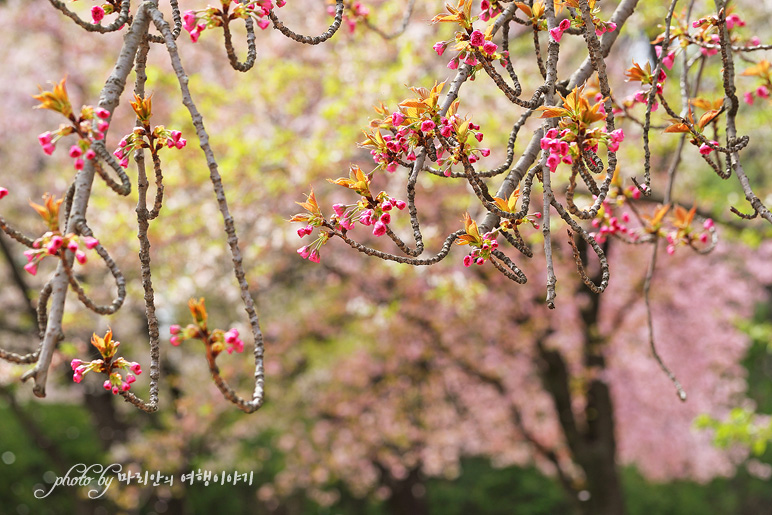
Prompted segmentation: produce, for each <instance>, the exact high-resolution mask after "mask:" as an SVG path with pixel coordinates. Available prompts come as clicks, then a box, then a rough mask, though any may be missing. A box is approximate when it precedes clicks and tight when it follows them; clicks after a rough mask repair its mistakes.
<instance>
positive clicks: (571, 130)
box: [539, 87, 625, 172]
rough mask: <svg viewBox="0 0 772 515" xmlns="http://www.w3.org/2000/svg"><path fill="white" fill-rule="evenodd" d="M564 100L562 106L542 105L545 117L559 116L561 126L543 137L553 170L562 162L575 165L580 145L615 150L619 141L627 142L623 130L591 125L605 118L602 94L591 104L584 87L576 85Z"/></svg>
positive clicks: (595, 150) (544, 149)
mask: <svg viewBox="0 0 772 515" xmlns="http://www.w3.org/2000/svg"><path fill="white" fill-rule="evenodd" d="M561 98H562V99H563V105H562V107H558V106H543V107H540V108H539V109H540V110H542V111H544V113H543V114H542V116H541V117H542V118H559V119H560V121H559V122H558V128H557V129H556V128H554V127H553V128H551V129H549V130H548V131H547V132H546V133H545V134H544V137H543V138H542V139H541V142H540V146H541V149H542V150H543V151H546V152H549V156H548V157H547V166H548V167H549V169H550V171H552V172H554V171H555V170H556V169H557V166H558V165H559V164H560V163H561V162H562V163H566V164H572V163H573V162H574V161H575V160H576V159H577V158H579V156H580V146H581V150H582V151H583V152H593V153H596V152H597V151H598V146H599V144H600V143H603V144H605V145H606V147H607V148H608V149H609V150H610V151H612V152H616V151H617V150H619V144H620V143H621V142H622V141H624V139H625V133H624V131H623V130H622V129H616V130H614V131H611V132H610V133H609V132H607V130H606V127H605V126H599V127H592V125H593V124H595V123H597V122H601V121H604V120H605V119H606V109H605V106H604V102H605V100H606V99H604V98H603V96H602V95H601V94H597V95H595V104H593V105H590V102H589V100H587V98H585V96H584V94H583V89H582V88H579V87H576V88H574V89H573V91H571V93H569V94H568V96H566V97H565V98H563V97H562V95H561Z"/></svg>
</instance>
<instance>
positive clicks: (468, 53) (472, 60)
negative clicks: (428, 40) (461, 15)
mask: <svg viewBox="0 0 772 515" xmlns="http://www.w3.org/2000/svg"><path fill="white" fill-rule="evenodd" d="M491 37H492V36H491V34H490V32H489V31H487V32H486V33H483V32H481V31H479V30H471V28H470V29H468V30H467V31H458V32H456V36H455V40H450V41H438V42H437V43H435V44H434V46H432V48H433V49H434V51H435V52H437V55H439V56H441V55H442V54H444V53H445V50H446V49H447V48H448V46H450V44H451V43H453V42H454V41H455V46H454V47H453V49H454V50H455V51H456V55H455V56H453V58H452V59H451V60H450V61H449V62H448V68H450V69H451V70H455V69H457V68H458V67H459V65H460V64H461V63H462V62H463V63H465V64H467V65H469V66H471V67H472V70H471V71H470V76H471V77H474V76H475V74H476V73H477V72H478V71H479V70H480V69H481V68H482V64H481V63H480V61H479V60H478V59H477V55H476V52H477V53H480V54H481V55H482V56H483V57H484V58H486V59H490V60H491V61H500V63H501V65H502V66H506V64H507V61H506V59H507V57H509V54H508V53H507V52H498V51H497V50H498V48H499V47H498V45H496V43H494V42H493V41H491Z"/></svg>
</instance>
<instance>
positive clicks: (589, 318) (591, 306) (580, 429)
mask: <svg viewBox="0 0 772 515" xmlns="http://www.w3.org/2000/svg"><path fill="white" fill-rule="evenodd" d="M579 248H580V252H581V254H582V258H583V261H584V262H585V263H586V262H587V260H586V245H584V241H583V240H580V245H579ZM606 250H607V248H606ZM595 275H596V276H595V277H593V280H594V281H595V283H596V284H597V283H598V281H599V279H600V278H599V277H598V276H599V275H600V274H595ZM579 294H580V295H588V296H589V302H588V303H587V304H586V305H585V306H584V308H583V309H582V310H581V316H582V321H583V322H584V327H583V336H584V342H583V346H584V348H583V353H584V365H585V367H587V368H588V369H594V370H597V371H601V370H603V369H604V368H605V366H606V362H605V358H604V356H603V347H604V345H605V340H604V339H603V337H602V335H601V334H600V331H599V329H598V313H599V308H600V299H601V296H599V295H597V294H594V293H592V292H590V290H589V289H587V288H586V287H585V286H583V287H582V289H581V291H580V292H579ZM538 349H539V355H540V357H541V360H542V364H541V365H542V366H541V368H542V378H543V381H544V386H545V388H546V390H547V391H548V392H549V393H550V394H551V396H552V399H553V401H554V403H555V409H556V411H557V413H558V418H559V420H560V424H561V427H562V428H563V432H564V434H565V437H566V442H567V444H568V446H569V448H570V450H571V453H572V455H573V458H574V462H575V463H576V464H577V465H579V466H580V467H582V469H583V470H584V473H585V480H586V483H585V485H584V487H583V488H580V489H579V491H578V492H577V491H575V490H572V491H571V492H569V494H570V495H572V496H576V495H578V496H579V500H580V502H579V511H580V512H581V513H582V514H583V515H624V513H625V502H624V495H623V491H622V482H621V480H620V477H619V469H618V467H617V464H616V436H615V434H614V406H613V403H612V401H611V393H610V391H609V388H608V385H607V384H606V383H605V382H603V381H600V380H598V379H593V380H591V381H590V382H589V384H588V385H587V405H586V407H585V409H584V414H583V415H584V416H583V417H582V418H581V419H580V420H577V418H576V417H575V416H574V413H573V411H572V407H571V404H572V403H571V395H572V394H571V390H570V388H569V384H570V380H571V377H570V375H569V371H568V368H567V366H566V363H565V361H564V360H563V356H562V355H561V354H560V353H559V352H558V351H555V350H551V349H547V348H545V347H544V346H543V345H541V344H539V346H538ZM587 494H589V498H587Z"/></svg>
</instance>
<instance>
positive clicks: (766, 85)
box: [742, 59, 772, 105]
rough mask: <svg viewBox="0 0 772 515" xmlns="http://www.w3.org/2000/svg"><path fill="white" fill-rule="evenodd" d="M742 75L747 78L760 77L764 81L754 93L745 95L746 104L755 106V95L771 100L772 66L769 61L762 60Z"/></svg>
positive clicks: (750, 92) (749, 92)
mask: <svg viewBox="0 0 772 515" xmlns="http://www.w3.org/2000/svg"><path fill="white" fill-rule="evenodd" d="M742 74H743V76H745V77H758V78H759V79H761V81H762V84H761V85H759V86H758V87H756V89H755V90H754V91H748V92H746V93H744V94H743V98H744V100H745V103H746V104H748V105H751V104H753V100H754V94H755V95H756V96H757V97H759V98H769V93H770V90H772V64H771V63H770V62H769V61H767V60H766V59H762V60H760V61H759V62H758V63H756V64H754V65H753V66H751V67H750V68H748V69H746V70H745V71H744V72H743V73H742Z"/></svg>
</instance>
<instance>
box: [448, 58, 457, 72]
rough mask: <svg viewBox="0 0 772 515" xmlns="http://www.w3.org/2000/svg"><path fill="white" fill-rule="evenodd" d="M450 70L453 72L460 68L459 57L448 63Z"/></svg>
mask: <svg viewBox="0 0 772 515" xmlns="http://www.w3.org/2000/svg"><path fill="white" fill-rule="evenodd" d="M448 68H450V69H451V70H455V69H456V68H458V57H454V58H453V59H451V60H450V62H449V63H448Z"/></svg>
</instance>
